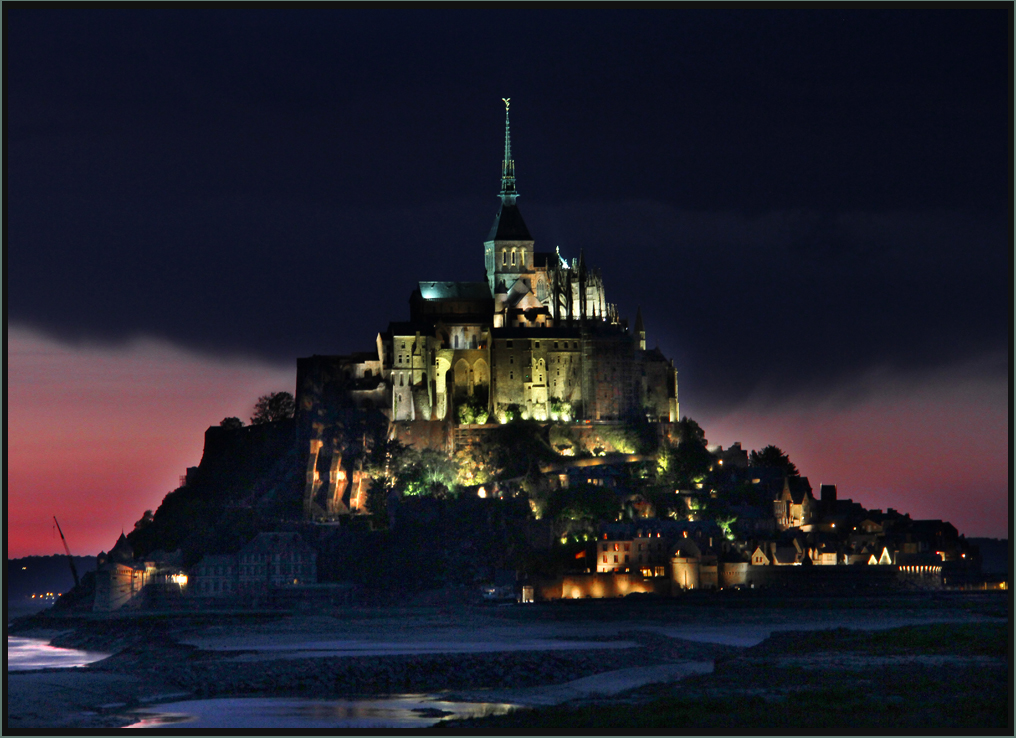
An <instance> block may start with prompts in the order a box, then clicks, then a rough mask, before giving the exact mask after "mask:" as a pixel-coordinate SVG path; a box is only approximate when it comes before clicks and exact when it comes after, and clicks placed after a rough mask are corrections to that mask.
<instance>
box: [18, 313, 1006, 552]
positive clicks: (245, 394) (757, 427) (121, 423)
mask: <svg viewBox="0 0 1016 738" xmlns="http://www.w3.org/2000/svg"><path fill="white" fill-rule="evenodd" d="M7 349H8V384H7V397H8V411H7V423H8V427H7V514H8V522H7V555H8V557H20V556H27V555H48V554H54V553H60V552H61V551H62V547H61V543H60V539H59V537H58V536H57V535H56V532H55V530H54V529H53V525H52V516H53V515H54V514H55V515H56V516H57V517H58V518H59V519H60V523H61V526H62V527H63V528H64V532H65V534H66V535H67V539H68V543H69V544H70V546H71V551H72V552H73V553H75V554H77V555H92V554H95V553H97V552H98V551H99V550H108V549H109V548H110V547H111V546H112V545H113V543H114V542H115V541H116V537H117V536H118V535H119V534H120V531H121V529H122V530H124V531H125V532H129V531H130V530H131V528H132V527H133V524H134V522H135V521H136V520H138V519H139V518H140V517H141V515H142V513H143V512H144V511H145V510H146V509H151V510H154V509H156V508H157V507H158V505H159V504H160V503H161V501H162V498H163V497H164V496H165V494H166V493H167V492H169V491H171V490H172V489H174V488H176V487H177V486H178V483H179V482H178V480H179V477H180V475H182V474H184V473H185V470H186V468H187V467H188V466H196V465H197V464H198V462H199V461H200V459H201V451H202V445H203V440H204V430H205V428H207V427H208V426H209V425H215V424H217V423H218V422H219V421H220V420H221V419H222V418H223V417H226V416H230V415H235V416H237V417H240V418H242V419H244V420H245V421H246V420H247V419H248V418H249V416H250V413H251V410H252V407H253V404H254V401H255V400H256V399H257V397H258V396H259V395H262V394H265V393H267V392H272V391H279V390H287V391H292V390H293V387H294V385H295V376H294V375H295V372H294V370H293V369H291V368H278V367H272V366H266V365H263V364H258V363H256V362H251V361H246V360H239V359H237V360H224V359H211V358H207V357H201V356H198V355H195V354H192V353H189V352H186V351H184V350H182V349H179V348H177V347H173V346H171V345H169V344H166V343H160V342H157V341H152V340H142V341H138V342H136V343H133V344H130V345H128V346H123V347H118V348H108V347H94V346H68V345H65V344H61V343H59V342H57V341H54V340H52V339H49V338H45V337H42V336H40V335H39V334H36V333H34V332H32V331H30V330H27V329H24V328H18V327H12V328H9V331H8V339H7ZM294 361H295V360H294ZM990 376H991V375H987V374H985V373H984V372H978V371H977V370H976V367H974V368H971V367H957V368H954V369H953V370H951V371H949V372H942V373H940V374H938V375H935V376H931V377H927V378H925V379H923V380H920V381H917V380H903V379H900V378H899V377H895V376H888V375H875V376H872V377H868V378H866V379H864V380H862V381H860V382H858V383H857V387H855V388H854V389H855V392H854V394H853V395H846V394H845V393H843V392H839V393H836V392H830V393H827V394H826V395H824V396H810V397H803V398H799V399H798V400H796V401H794V402H788V403H783V404H779V405H773V406H769V405H764V404H762V403H754V404H750V405H748V406H746V407H744V408H742V409H740V410H738V411H736V412H733V413H728V414H725V415H718V414H713V415H711V414H709V413H708V412H707V411H703V412H698V411H697V410H696V409H695V408H694V405H693V403H689V405H688V406H685V405H683V406H682V411H684V412H687V413H688V414H691V415H692V417H694V418H695V419H696V420H698V421H699V422H700V424H701V425H702V427H703V428H704V429H705V431H706V436H707V437H708V438H709V440H710V442H712V443H721V444H723V445H724V446H729V445H730V444H731V443H733V442H734V441H741V443H742V445H743V446H744V447H745V448H746V449H759V448H762V447H763V446H765V445H767V444H770V443H772V444H775V445H777V446H780V447H781V448H782V449H783V450H784V451H786V452H787V453H788V454H789V455H790V458H791V459H792V460H793V461H794V462H795V463H796V464H797V466H798V468H799V469H800V470H801V473H802V474H804V475H806V476H808V477H809V479H810V480H811V483H812V486H813V487H814V488H815V489H816V490H817V489H818V485H819V484H823V483H831V484H836V485H837V487H838V491H839V495H840V497H841V498H852V499H854V500H855V501H857V502H860V503H861V504H863V505H865V506H866V507H874V508H882V509H885V508H887V507H893V508H896V509H897V510H899V511H900V512H903V513H910V515H911V516H912V517H914V518H917V519H920V518H942V519H945V520H948V521H949V522H951V523H953V524H954V525H955V526H956V527H957V529H958V530H959V531H960V533H963V534H965V535H967V536H990V537H996V538H1004V537H1007V536H1008V521H1009V461H1008V460H1009V427H1008V419H1009V410H1008V407H1009V405H1008V402H1009V401H1008V384H1007V382H1006V380H1004V379H997V378H990Z"/></svg>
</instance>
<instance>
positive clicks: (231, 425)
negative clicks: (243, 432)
mask: <svg viewBox="0 0 1016 738" xmlns="http://www.w3.org/2000/svg"><path fill="white" fill-rule="evenodd" d="M219 425H221V426H222V427H223V428H225V429H226V430H236V429H237V428H243V421H242V420H240V419H239V418H233V417H229V418H223V419H222V422H220V423H219Z"/></svg>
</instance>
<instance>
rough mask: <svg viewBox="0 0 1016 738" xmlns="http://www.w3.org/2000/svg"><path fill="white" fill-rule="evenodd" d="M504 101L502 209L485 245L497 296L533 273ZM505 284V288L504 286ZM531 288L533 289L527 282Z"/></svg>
mask: <svg viewBox="0 0 1016 738" xmlns="http://www.w3.org/2000/svg"><path fill="white" fill-rule="evenodd" d="M501 99H502V100H503V101H504V158H503V159H502V160H501V193H500V195H499V197H500V198H501V207H500V208H498V211H497V217H495V218H494V225H493V226H492V227H491V229H490V233H489V234H488V235H487V240H486V241H484V242H483V247H484V265H485V267H486V271H487V283H488V284H489V285H490V293H491V295H494V294H496V293H497V291H498V290H499V289H501V290H502V292H503V291H505V290H511V288H512V286H513V285H514V284H515V283H516V282H517V281H518V280H519V279H526V277H525V276H524V275H529V274H531V273H532V271H533V237H532V236H530V235H529V229H528V228H527V227H526V223H525V221H524V220H522V214H521V213H520V212H519V208H518V206H517V205H516V204H515V200H516V199H517V198H518V196H519V193H518V190H517V189H516V188H515V160H514V159H513V158H512V137H511V126H510V124H509V120H508V107H509V104H510V102H511V98H507V97H503V98H501ZM502 282H503V283H504V284H503V286H502V285H501V283H502ZM526 286H527V287H531V285H529V284H528V281H527V282H526Z"/></svg>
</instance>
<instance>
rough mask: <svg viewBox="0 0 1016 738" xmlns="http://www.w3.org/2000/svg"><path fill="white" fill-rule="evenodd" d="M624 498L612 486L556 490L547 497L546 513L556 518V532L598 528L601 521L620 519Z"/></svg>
mask: <svg viewBox="0 0 1016 738" xmlns="http://www.w3.org/2000/svg"><path fill="white" fill-rule="evenodd" d="M621 510H622V504H621V498H620V497H619V496H618V495H617V493H615V492H614V491H613V490H612V489H608V488H606V487H599V486H596V485H592V484H582V485H575V486H573V487H565V488H564V489H556V490H553V491H552V492H551V493H550V494H549V495H548V497H547V502H546V505H545V506H544V508H543V515H544V516H545V517H549V518H552V519H553V520H554V523H555V533H556V534H558V535H563V534H565V533H571V532H576V531H578V532H583V531H595V528H596V524H597V523H598V522H599V521H601V520H617V518H618V515H619V514H620V513H621Z"/></svg>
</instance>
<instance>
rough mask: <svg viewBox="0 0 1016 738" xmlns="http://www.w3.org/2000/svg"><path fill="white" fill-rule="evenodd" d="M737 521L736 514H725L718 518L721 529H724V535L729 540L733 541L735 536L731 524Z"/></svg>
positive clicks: (717, 521)
mask: <svg viewBox="0 0 1016 738" xmlns="http://www.w3.org/2000/svg"><path fill="white" fill-rule="evenodd" d="M736 522H737V516H736V515H725V516H719V517H717V518H716V524H717V525H718V526H720V530H722V531H723V535H724V537H725V538H726V539H727V540H728V541H732V540H734V538H735V536H734V531H733V530H732V528H731V526H732V525H733V524H734V523H736Z"/></svg>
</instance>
